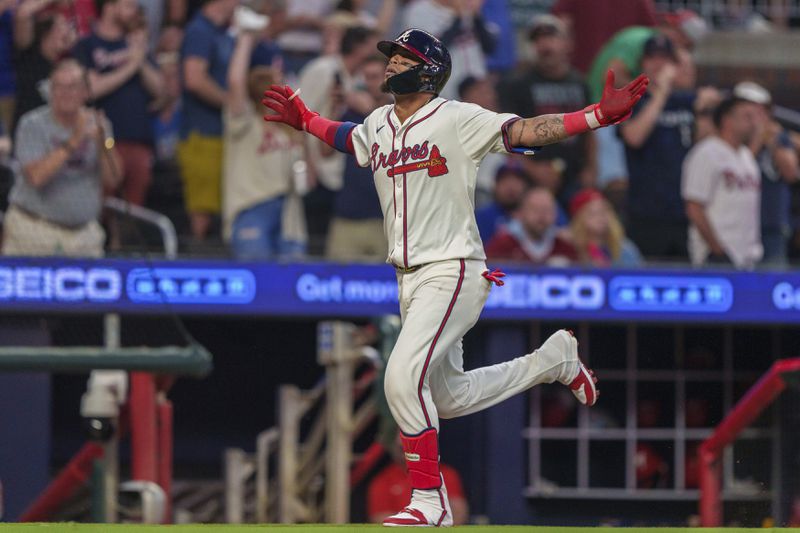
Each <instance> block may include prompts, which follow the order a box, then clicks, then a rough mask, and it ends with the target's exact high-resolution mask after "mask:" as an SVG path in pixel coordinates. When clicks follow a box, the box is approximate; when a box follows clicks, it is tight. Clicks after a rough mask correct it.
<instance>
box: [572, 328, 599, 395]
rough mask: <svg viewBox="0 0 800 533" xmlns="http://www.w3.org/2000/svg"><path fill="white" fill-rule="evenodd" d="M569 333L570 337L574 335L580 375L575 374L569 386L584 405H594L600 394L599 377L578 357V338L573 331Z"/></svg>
mask: <svg viewBox="0 0 800 533" xmlns="http://www.w3.org/2000/svg"><path fill="white" fill-rule="evenodd" d="M568 333H569V334H570V337H572V339H571V340H572V342H573V343H574V344H573V346H574V352H573V353H574V356H575V358H576V359H578V375H577V376H575V378H574V379H573V380H572V381H571V382H570V383H569V385H567V386H568V387H569V388H570V390H571V391H572V394H574V395H575V397H576V398H577V399H578V401H579V402H581V403H582V404H583V405H589V406H591V405H594V404H595V402H597V397H598V396H599V391H598V390H597V386H596V384H597V377H595V375H594V372H593V371H592V370H590V369H588V368H586V365H584V364H583V361H581V360H580V358H579V357H578V339H576V338H575V335H574V334H573V333H572V332H571V331H568Z"/></svg>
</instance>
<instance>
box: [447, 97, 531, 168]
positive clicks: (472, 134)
mask: <svg viewBox="0 0 800 533" xmlns="http://www.w3.org/2000/svg"><path fill="white" fill-rule="evenodd" d="M454 103H455V102H454ZM457 104H458V106H459V109H458V119H457V121H456V129H457V133H458V140H459V142H460V143H461V145H462V146H463V147H464V151H465V152H466V153H467V155H469V156H470V157H471V158H472V160H473V161H474V162H475V163H476V164H478V163H480V161H481V160H482V159H483V158H484V157H485V156H486V154H488V153H489V152H510V151H511V146H510V144H509V143H508V140H507V139H505V138H504V134H503V125H504V124H506V123H507V122H510V121H513V120H519V118H520V117H519V116H517V115H514V114H512V113H495V112H494V111H489V110H488V109H484V108H482V107H481V106H479V105H476V104H466V103H463V102H457Z"/></svg>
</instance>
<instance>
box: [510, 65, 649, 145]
mask: <svg viewBox="0 0 800 533" xmlns="http://www.w3.org/2000/svg"><path fill="white" fill-rule="evenodd" d="M649 81H650V80H649V79H648V78H647V76H645V75H644V74H642V75H640V76H639V77H638V78H636V79H635V80H633V81H632V82H630V83H629V84H628V85H626V86H625V87H622V88H621V89H615V88H614V72H613V71H611V70H609V71H608V74H607V75H606V85H605V88H604V89H603V97H602V98H601V99H600V102H599V103H597V104H592V105H590V106H588V107H587V108H586V109H583V110H582V111H575V112H574V113H564V114H558V115H540V116H538V117H532V118H524V119H521V120H517V121H516V122H512V123H511V124H510V125H509V128H508V138H509V140H510V142H511V145H512V146H521V147H526V146H543V145H545V144H552V143H556V142H558V141H563V140H564V139H566V138H567V137H571V136H572V135H578V134H580V133H584V132H587V131H589V130H594V129H597V128H601V127H603V126H608V125H611V124H619V123H620V122H622V121H624V120H626V119H627V118H628V117H630V116H631V111H632V110H633V106H635V105H636V102H638V101H639V99H640V98H641V97H642V95H643V94H644V92H645V90H647V84H648V83H649Z"/></svg>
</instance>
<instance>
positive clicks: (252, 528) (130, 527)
mask: <svg viewBox="0 0 800 533" xmlns="http://www.w3.org/2000/svg"><path fill="white" fill-rule="evenodd" d="M457 529H460V530H461V529H464V530H468V531H469V532H470V533H473V532H475V533H483V532H487V533H488V532H490V531H498V532H500V533H612V532H617V533H618V532H619V529H623V528H611V527H541V526H461V527H459V528H457ZM624 530H625V533H640V532H641V533H686V532H687V531H690V530H691V528H679V527H672V528H641V527H637V528H624ZM195 531H196V532H198V533H255V532H256V531H258V532H272V531H274V532H275V533H350V532H351V531H352V532H353V533H373V532H375V533H377V532H381V533H388V532H390V531H397V530H394V529H389V528H384V527H382V526H380V525H374V524H347V525H325V524H310V525H309V524H302V525H273V524H267V525H251V524H246V525H229V524H192V525H180V526H145V525H139V524H113V525H109V524H76V523H48V524H2V523H0V533H61V532H65V533H103V532H110V533H173V532H175V533H192V532H195ZM401 531H402V530H401ZM768 531H791V530H789V529H779V528H773V529H767V528H762V529H754V528H753V529H748V528H708V529H702V530H696V532H697V533H744V532H749V533H755V532H761V533H766V532H768ZM795 531H798V530H795Z"/></svg>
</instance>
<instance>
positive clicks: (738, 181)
mask: <svg viewBox="0 0 800 533" xmlns="http://www.w3.org/2000/svg"><path fill="white" fill-rule="evenodd" d="M757 107H758V106H757V104H754V103H752V102H748V101H746V100H743V99H741V98H736V97H733V98H728V99H727V100H725V101H723V102H722V103H721V104H720V105H719V106H718V107H717V109H716V110H715V111H714V124H715V126H716V127H717V134H716V135H711V136H709V137H706V138H705V139H703V140H702V141H700V142H699V143H698V144H697V145H695V146H694V147H693V148H692V149H691V150H690V152H689V154H688V155H687V156H686V160H685V161H684V164H683V174H682V184H681V193H682V196H683V199H684V201H685V203H686V214H687V216H688V217H689V222H690V228H689V257H690V259H691V261H692V264H695V265H702V264H732V265H734V266H735V267H736V268H752V267H753V266H754V265H755V264H756V263H757V262H758V261H759V260H760V259H761V255H762V253H763V249H762V245H761V221H760V213H761V173H760V171H759V168H758V164H757V163H756V161H755V159H754V158H753V154H752V152H751V151H750V149H749V148H748V145H749V143H750V142H751V140H752V136H753V132H754V131H755V120H756V119H755V116H756V113H757V112H758V109H757Z"/></svg>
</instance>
